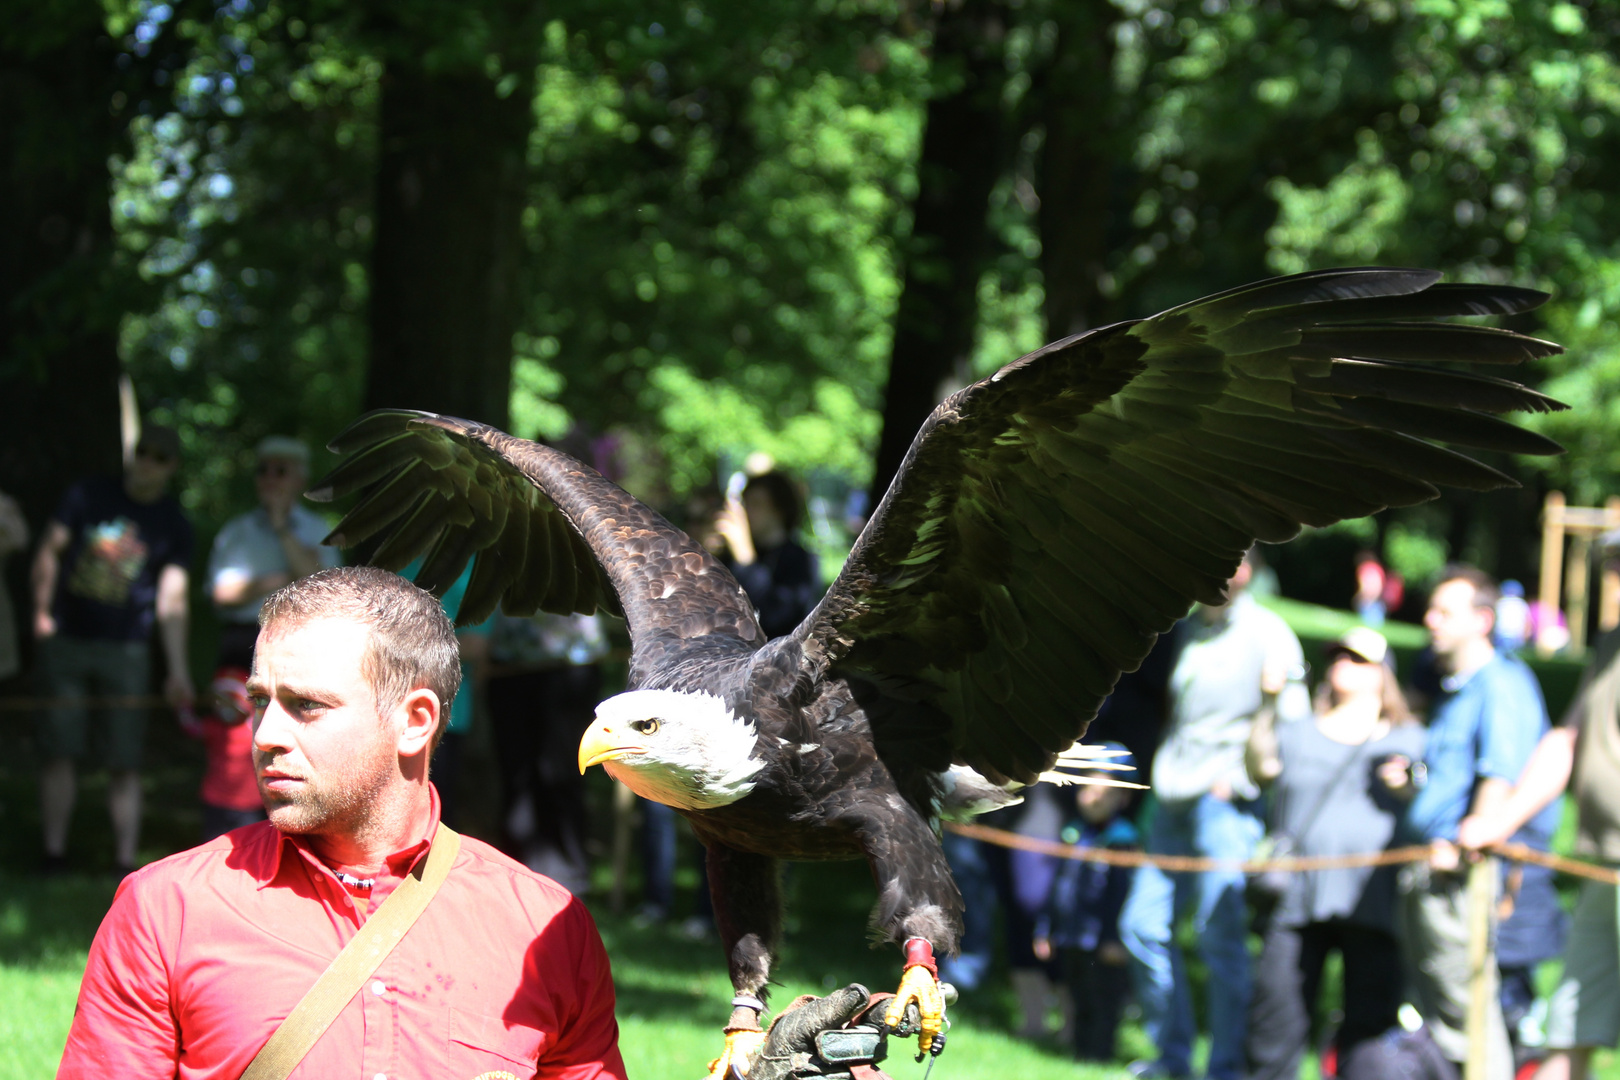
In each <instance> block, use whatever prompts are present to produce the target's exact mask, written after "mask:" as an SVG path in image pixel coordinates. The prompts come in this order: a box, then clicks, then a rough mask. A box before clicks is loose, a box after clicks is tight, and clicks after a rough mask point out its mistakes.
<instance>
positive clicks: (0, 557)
mask: <svg viewBox="0 0 1620 1080" xmlns="http://www.w3.org/2000/svg"><path fill="white" fill-rule="evenodd" d="M26 547H28V522H27V521H26V520H24V518H23V513H22V507H20V506H18V505H17V500H16V499H13V498H12V497H11V496H10V495H7V494H6V493H5V492H3V491H0V682H3V681H5V680H6V679H9V678H11V677H12V676H13V675H15V674H17V672H18V670H19V669H20V668H21V667H22V654H21V650H20V649H19V648H18V647H17V638H18V634H17V613H16V610H15V609H14V608H13V607H12V604H11V588H10V586H8V585H7V584H6V574H5V566H6V561H7V560H8V559H9V558H10V557H11V556H12V554H13V553H14V552H18V551H22V550H23V549H25V548H26Z"/></svg>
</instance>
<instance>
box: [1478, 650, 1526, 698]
mask: <svg viewBox="0 0 1620 1080" xmlns="http://www.w3.org/2000/svg"><path fill="white" fill-rule="evenodd" d="M1479 674H1480V676H1481V677H1482V682H1483V687H1484V688H1485V689H1488V690H1490V691H1492V692H1494V693H1528V694H1532V695H1534V696H1535V697H1536V698H1537V699H1540V697H1541V683H1540V682H1539V681H1538V680H1537V679H1536V673H1535V672H1534V671H1531V670H1530V665H1529V664H1527V663H1525V662H1524V661H1523V660H1522V659H1520V658H1519V657H1518V656H1515V655H1514V654H1512V653H1503V652H1499V653H1497V654H1496V656H1495V658H1494V659H1492V661H1491V662H1490V663H1488V664H1486V665H1485V666H1484V667H1483V668H1481V669H1480V672H1479Z"/></svg>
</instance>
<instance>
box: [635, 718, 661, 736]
mask: <svg viewBox="0 0 1620 1080" xmlns="http://www.w3.org/2000/svg"><path fill="white" fill-rule="evenodd" d="M630 727H631V728H633V729H634V730H636V731H639V732H640V733H641V734H643V735H651V734H652V733H653V732H655V731H657V730H658V721H657V720H650V719H649V720H632V721H630Z"/></svg>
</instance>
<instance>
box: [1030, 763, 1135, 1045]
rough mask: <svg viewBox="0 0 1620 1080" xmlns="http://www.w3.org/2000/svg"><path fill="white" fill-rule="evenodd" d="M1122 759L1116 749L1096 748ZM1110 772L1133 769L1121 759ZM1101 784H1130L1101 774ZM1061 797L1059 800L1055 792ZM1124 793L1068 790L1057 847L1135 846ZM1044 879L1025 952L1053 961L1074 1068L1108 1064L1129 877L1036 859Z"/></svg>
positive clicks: (1123, 975)
mask: <svg viewBox="0 0 1620 1080" xmlns="http://www.w3.org/2000/svg"><path fill="white" fill-rule="evenodd" d="M1102 745H1103V746H1104V747H1106V748H1107V749H1109V750H1120V751H1124V750H1125V747H1124V746H1122V745H1121V744H1119V743H1103V744H1102ZM1113 763H1114V764H1116V765H1126V766H1130V767H1132V768H1134V767H1135V764H1136V762H1135V759H1134V758H1133V757H1131V755H1130V753H1129V752H1128V751H1126V752H1125V753H1124V754H1122V755H1121V756H1119V757H1116V758H1114V759H1113ZM1092 775H1101V776H1102V777H1103V778H1104V779H1119V778H1124V779H1127V780H1128V779H1130V778H1131V775H1132V774H1130V773H1126V772H1105V773H1101V774H1096V773H1094V774H1092ZM1060 794H1064V795H1066V794H1067V792H1060ZM1130 794H1131V792H1130V789H1129V788H1119V787H1100V786H1092V785H1085V786H1082V787H1078V788H1076V789H1075V790H1074V796H1073V799H1072V808H1071V809H1070V810H1069V811H1068V813H1067V815H1066V820H1065V821H1064V823H1063V828H1062V830H1061V831H1060V832H1059V834H1058V839H1060V840H1062V841H1063V842H1064V843H1065V844H1077V845H1079V846H1081V847H1088V848H1106V849H1108V850H1111V851H1130V850H1134V849H1135V848H1137V847H1138V846H1139V837H1138V835H1137V831H1136V826H1135V825H1134V824H1133V823H1132V822H1131V819H1130V817H1129V816H1128V815H1127V814H1126V808H1127V807H1128V806H1129V805H1130ZM1034 858H1037V859H1042V860H1044V861H1045V863H1046V864H1047V866H1048V868H1049V871H1050V873H1051V875H1052V880H1051V885H1050V887H1049V889H1048V892H1047V895H1046V898H1045V902H1044V903H1043V904H1042V905H1041V908H1040V910H1039V911H1038V912H1037V914H1036V917H1035V938H1034V942H1033V952H1034V953H1035V955H1036V957H1037V958H1039V959H1041V960H1052V961H1056V963H1057V966H1058V970H1059V972H1060V973H1061V978H1062V980H1063V987H1064V989H1065V990H1066V991H1067V994H1066V995H1065V1003H1064V1004H1065V1009H1064V1020H1065V1023H1064V1028H1065V1030H1064V1037H1065V1040H1066V1041H1067V1042H1068V1043H1069V1045H1070V1046H1071V1047H1072V1048H1073V1051H1074V1057H1075V1060H1076V1061H1094V1062H1107V1061H1112V1060H1113V1059H1114V1050H1115V1043H1116V1040H1117V1037H1118V1033H1119V1020H1120V1016H1121V1014H1122V1013H1123V1012H1124V1009H1125V1002H1126V999H1127V998H1129V997H1130V968H1129V966H1128V965H1129V963H1130V953H1128V952H1126V951H1125V946H1124V945H1122V944H1120V941H1119V913H1120V910H1121V909H1122V908H1123V907H1124V906H1125V897H1126V896H1127V895H1128V894H1129V892H1130V888H1131V878H1132V875H1133V874H1134V871H1133V870H1132V868H1130V867H1128V866H1108V865H1107V864H1105V863H1100V862H1081V861H1079V860H1078V859H1057V858H1053V857H1052V856H1050V855H1037V856H1034Z"/></svg>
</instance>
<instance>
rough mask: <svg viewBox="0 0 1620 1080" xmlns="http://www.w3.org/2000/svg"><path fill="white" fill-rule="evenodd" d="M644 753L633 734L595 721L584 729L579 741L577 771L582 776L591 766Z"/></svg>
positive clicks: (645, 749) (644, 750)
mask: <svg viewBox="0 0 1620 1080" xmlns="http://www.w3.org/2000/svg"><path fill="white" fill-rule="evenodd" d="M646 752H647V748H646V747H644V746H642V745H641V744H640V743H638V742H637V741H636V739H635V734H634V732H630V731H622V730H619V729H617V728H615V727H614V725H612V724H609V723H608V722H607V721H605V720H597V721H596V722H595V723H593V724H592V725H591V726H590V727H588V728H586V729H585V735H584V737H583V738H582V739H580V740H579V771H580V773H581V774H583V773H584V772H585V770H586V769H588V768H590V767H591V766H592V765H600V764H601V763H602V762H604V761H615V760H617V759H618V758H622V757H626V756H628V755H630V754H645V753H646Z"/></svg>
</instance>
